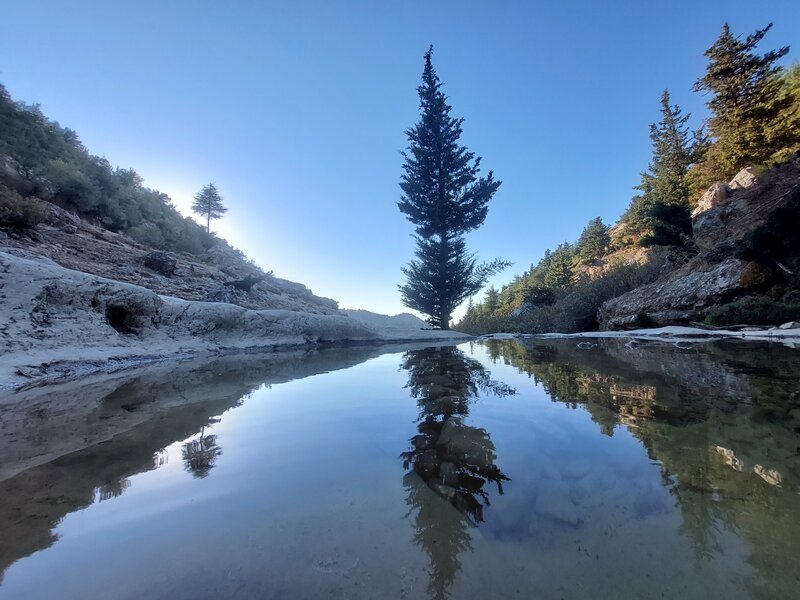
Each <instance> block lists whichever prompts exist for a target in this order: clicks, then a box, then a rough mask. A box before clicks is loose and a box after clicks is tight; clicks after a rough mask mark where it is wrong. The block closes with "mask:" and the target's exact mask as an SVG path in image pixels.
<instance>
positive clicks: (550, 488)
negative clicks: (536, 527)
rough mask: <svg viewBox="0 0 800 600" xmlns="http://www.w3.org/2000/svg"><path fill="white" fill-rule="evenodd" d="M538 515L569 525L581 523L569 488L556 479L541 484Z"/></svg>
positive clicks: (544, 480) (538, 496) (546, 480)
mask: <svg viewBox="0 0 800 600" xmlns="http://www.w3.org/2000/svg"><path fill="white" fill-rule="evenodd" d="M536 513H537V514H538V515H541V516H543V517H550V518H551V519H554V520H556V521H558V522H560V523H566V524H568V525H577V524H578V523H579V522H580V519H579V518H578V512H577V510H575V505H574V504H573V503H572V498H571V497H570V493H569V486H568V485H567V484H566V483H564V482H563V481H559V480H556V479H549V478H548V479H543V480H542V481H541V482H540V483H539V489H538V491H537V493H536Z"/></svg>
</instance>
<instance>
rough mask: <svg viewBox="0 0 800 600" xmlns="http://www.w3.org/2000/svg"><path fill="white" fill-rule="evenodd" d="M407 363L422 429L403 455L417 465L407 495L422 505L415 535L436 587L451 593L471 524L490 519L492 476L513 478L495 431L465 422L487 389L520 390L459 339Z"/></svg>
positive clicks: (414, 507) (434, 593) (414, 505)
mask: <svg viewBox="0 0 800 600" xmlns="http://www.w3.org/2000/svg"><path fill="white" fill-rule="evenodd" d="M402 367H403V368H404V369H406V370H407V371H408V385H407V386H406V387H407V388H408V389H409V391H410V393H411V396H412V397H413V398H415V399H416V400H417V404H418V406H419V420H418V425H417V432H418V433H417V435H415V436H414V437H413V438H411V440H410V441H411V448H410V449H409V450H408V451H406V452H403V453H402V455H401V458H403V466H404V468H406V469H410V471H409V472H408V473H406V475H405V477H404V478H403V483H404V485H405V487H406V490H407V492H408V495H407V498H406V502H407V503H408V505H409V507H410V510H411V511H412V512H413V513H414V527H415V530H416V533H415V535H414V542H415V543H416V544H418V545H419V546H421V547H422V548H423V549H424V550H425V552H426V553H427V554H428V557H429V559H430V563H431V570H430V579H429V583H428V592H429V594H430V595H431V597H434V598H444V597H446V596H447V590H448V588H449V587H450V585H451V584H452V582H453V580H454V579H455V576H456V574H457V573H458V571H459V570H460V569H461V564H460V562H459V560H458V555H459V554H460V553H461V552H463V551H464V550H467V549H469V548H470V534H469V526H470V525H476V524H477V523H480V522H482V521H483V510H484V508H485V507H487V506H489V504H490V503H489V493H488V490H487V489H486V484H488V483H495V484H496V485H497V488H498V491H499V493H501V494H502V493H503V488H502V483H503V481H507V480H508V477H506V475H505V474H504V473H503V472H502V471H501V470H500V469H499V468H498V467H497V466H496V465H495V464H494V461H495V459H496V455H495V447H494V444H493V443H492V440H491V438H490V436H489V434H488V432H487V431H486V430H485V429H482V428H479V427H474V426H471V425H468V424H466V422H465V418H466V417H467V415H468V413H469V406H470V403H471V402H472V401H474V400H475V399H476V398H477V397H478V394H479V392H484V393H493V394H497V395H501V396H505V395H509V394H513V393H515V392H514V390H513V389H512V388H510V387H508V386H507V385H505V384H503V383H500V382H497V381H494V380H493V379H492V378H491V374H490V373H489V372H488V371H487V370H486V369H485V368H484V367H483V365H481V364H480V363H479V362H478V361H476V360H474V359H472V358H469V357H467V356H466V355H465V354H464V353H463V352H461V351H460V350H459V349H457V348H454V347H441V348H426V349H424V350H415V351H411V352H407V353H406V354H405V355H404V357H403V363H402ZM441 499H444V500H446V501H447V504H445V503H443V502H442V501H441ZM453 508H455V510H453Z"/></svg>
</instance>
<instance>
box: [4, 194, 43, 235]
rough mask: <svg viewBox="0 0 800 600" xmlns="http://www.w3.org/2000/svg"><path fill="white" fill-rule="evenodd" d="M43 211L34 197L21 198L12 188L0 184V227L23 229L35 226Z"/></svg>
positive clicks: (39, 220)
mask: <svg viewBox="0 0 800 600" xmlns="http://www.w3.org/2000/svg"><path fill="white" fill-rule="evenodd" d="M43 217H44V212H43V211H42V208H41V206H40V205H39V203H38V201H37V200H35V199H34V198H23V197H22V196H20V195H19V194H18V193H17V192H15V191H14V190H11V189H9V188H7V187H6V186H4V185H0V227H4V228H7V229H17V230H20V231H24V230H26V229H33V228H34V227H36V226H37V225H38V224H39V223H40V222H41V221H42V218H43Z"/></svg>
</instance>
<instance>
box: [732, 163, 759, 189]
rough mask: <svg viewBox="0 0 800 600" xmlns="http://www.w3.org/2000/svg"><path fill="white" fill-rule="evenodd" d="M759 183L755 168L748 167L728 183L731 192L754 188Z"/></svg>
mask: <svg viewBox="0 0 800 600" xmlns="http://www.w3.org/2000/svg"><path fill="white" fill-rule="evenodd" d="M757 183H758V177H756V174H755V171H754V170H753V167H746V168H744V169H742V170H741V171H739V172H738V173H737V174H736V176H735V177H734V178H733V179H731V180H730V182H729V183H728V188H730V189H731V190H741V189H746V188H750V187H753V186H754V185H756V184H757Z"/></svg>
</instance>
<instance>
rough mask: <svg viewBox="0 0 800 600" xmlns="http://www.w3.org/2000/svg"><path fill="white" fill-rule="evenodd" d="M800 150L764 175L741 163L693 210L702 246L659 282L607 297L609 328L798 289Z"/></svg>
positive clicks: (692, 314)
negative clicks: (742, 167)
mask: <svg viewBox="0 0 800 600" xmlns="http://www.w3.org/2000/svg"><path fill="white" fill-rule="evenodd" d="M798 227H800V156H798V157H795V159H794V160H792V161H789V162H787V163H784V164H782V165H779V166H778V167H776V168H774V169H772V170H771V171H768V172H767V173H765V174H764V175H762V176H760V177H758V178H757V177H756V176H755V173H754V172H753V170H752V169H743V170H742V171H741V172H739V173H738V174H737V175H736V177H734V178H733V180H731V181H730V182H729V183H718V184H715V185H713V186H712V187H711V188H709V190H708V191H707V192H706V193H705V194H704V195H703V196H702V198H701V199H700V202H699V204H698V207H697V208H696V209H695V211H694V212H693V213H692V230H693V238H694V243H695V244H696V247H697V250H698V253H697V255H696V256H694V257H693V258H692V259H691V260H689V261H688V262H687V263H686V264H684V265H682V266H681V267H680V268H678V269H676V270H673V271H671V272H669V273H666V274H664V275H663V276H662V277H661V278H660V279H659V280H658V281H656V282H654V283H652V284H649V285H645V286H642V287H640V288H637V289H635V290H633V291H630V292H628V293H626V294H623V295H621V296H619V297H617V298H614V299H612V300H609V301H607V302H605V303H604V304H603V305H602V306H601V308H600V310H599V311H598V322H599V324H600V328H601V329H603V330H610V329H630V328H635V327H644V326H662V325H671V324H685V323H689V322H691V321H699V320H702V319H703V318H704V317H705V315H706V314H707V313H708V311H709V310H710V309H711V308H712V307H714V306H715V305H719V304H722V303H726V302H730V301H733V300H735V299H736V298H738V297H741V296H744V295H748V294H755V293H766V292H769V293H770V294H771V295H773V296H780V295H782V294H787V293H791V292H792V290H797V289H798V287H799V286H798V280H797V277H796V275H795V274H796V273H797V272H798V269H799V268H800V236H798V235H797V231H798Z"/></svg>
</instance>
